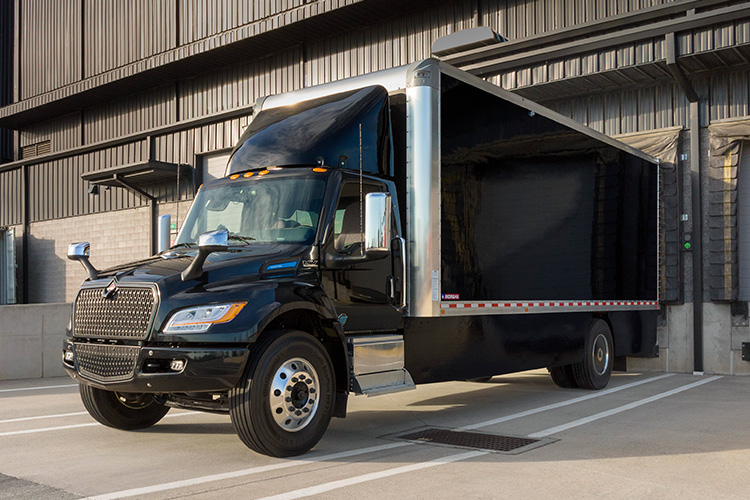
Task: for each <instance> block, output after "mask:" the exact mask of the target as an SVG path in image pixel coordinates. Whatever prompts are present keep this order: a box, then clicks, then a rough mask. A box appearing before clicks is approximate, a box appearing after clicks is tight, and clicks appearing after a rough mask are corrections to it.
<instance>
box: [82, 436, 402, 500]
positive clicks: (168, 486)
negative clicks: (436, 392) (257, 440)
mask: <svg viewBox="0 0 750 500" xmlns="http://www.w3.org/2000/svg"><path fill="white" fill-rule="evenodd" d="M409 445H412V443H406V442H405V443H389V444H382V445H378V446H371V447H369V448H361V449H359V450H349V451H342V452H338V453H331V454H329V455H321V456H319V457H311V458H306V459H299V460H294V459H292V460H287V461H285V462H279V463H275V464H269V465H261V466H258V467H251V468H249V469H242V470H236V471H232V472H224V473H221V474H212V475H210V476H202V477H196V478H193V479H183V480H182V481H172V482H171V483H164V484H156V485H153V486H144V487H142V488H133V489H130V490H124V491H117V492H114V493H105V494H104V495H96V496H92V497H87V498H83V499H81V500H115V499H118V498H128V497H135V496H140V495H147V494H149V493H158V492H160V491H167V490H174V489H177V488H186V487H188V486H196V485H199V484H205V483H210V482H214V481H222V480H225V479H234V478H237V477H245V476H250V475H252V474H260V473H262V472H271V471H276V470H280V469H288V468H290V467H296V466H298V465H307V464H315V463H318V462H326V461H329V460H338V459H341V458H348V457H353V456H357V455H364V454H367V453H377V452H379V451H387V450H391V449H393V448H401V447H404V446H409Z"/></svg>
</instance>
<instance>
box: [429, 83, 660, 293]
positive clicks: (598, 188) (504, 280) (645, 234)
mask: <svg viewBox="0 0 750 500" xmlns="http://www.w3.org/2000/svg"><path fill="white" fill-rule="evenodd" d="M442 97H443V100H442V108H441V112H442V115H441V123H442V129H441V132H442V135H441V139H442V151H441V161H442V171H441V201H442V210H441V216H442V219H441V250H442V254H441V255H442V291H443V293H445V294H451V295H453V296H454V297H456V298H458V299H459V300H540V301H545V300H560V299H564V300H591V299H594V300H614V299H618V300H655V299H656V296H657V293H656V292H657V291H656V286H657V265H658V262H657V260H658V259H657V251H658V250H657V249H658V242H657V241H656V235H657V213H658V212H657V195H658V192H657V169H656V167H655V166H654V165H651V164H649V163H647V162H645V161H643V160H641V159H639V158H637V157H634V156H632V155H629V154H627V153H625V152H623V151H619V150H617V149H615V148H613V147H612V146H609V145H607V144H605V143H602V142H598V141H597V140H596V139H594V138H592V137H590V136H588V135H585V134H582V133H580V132H576V131H574V130H572V129H568V128H567V127H565V126H563V125H561V124H559V123H557V122H554V121H552V120H550V119H547V118H544V117H541V116H536V115H533V114H530V113H529V112H528V111H527V110H526V109H523V108H521V107H519V106H517V105H515V104H512V103H510V102H507V101H503V100H502V99H497V98H496V97H494V96H491V95H489V94H487V93H484V92H483V91H481V90H479V89H476V88H474V87H470V86H468V85H466V84H463V83H459V82H457V81H455V80H453V79H451V78H448V77H443V96H442ZM467 115H468V116H471V117H472V119H471V126H467V124H466V120H465V117H466V116H467Z"/></svg>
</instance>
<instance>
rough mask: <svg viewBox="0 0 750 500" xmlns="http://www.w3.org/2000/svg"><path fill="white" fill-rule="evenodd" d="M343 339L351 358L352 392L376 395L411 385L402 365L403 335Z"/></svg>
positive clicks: (397, 390) (410, 379)
mask: <svg viewBox="0 0 750 500" xmlns="http://www.w3.org/2000/svg"><path fill="white" fill-rule="evenodd" d="M347 342H348V348H349V356H351V360H352V370H353V376H352V380H351V387H350V389H351V391H352V392H354V393H356V394H364V395H366V396H377V395H380V394H391V393H394V392H400V391H408V390H410V389H414V388H415V387H414V381H413V380H412V378H411V375H409V372H408V371H407V370H406V368H404V337H403V335H357V336H353V337H349V338H348V339H347Z"/></svg>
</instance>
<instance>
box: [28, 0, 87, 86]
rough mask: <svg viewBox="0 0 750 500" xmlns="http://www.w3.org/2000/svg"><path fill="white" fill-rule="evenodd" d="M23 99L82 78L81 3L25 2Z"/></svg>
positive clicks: (61, 0)
mask: <svg viewBox="0 0 750 500" xmlns="http://www.w3.org/2000/svg"><path fill="white" fill-rule="evenodd" d="M20 4H21V17H22V19H23V29H21V98H22V99H27V98H29V97H32V96H35V95H39V94H41V93H44V92H48V91H50V90H53V89H56V88H59V87H62V86H63V85H67V84H69V83H73V82H75V81H77V80H80V78H81V68H82V61H81V33H82V30H81V1H80V0H21V2H20Z"/></svg>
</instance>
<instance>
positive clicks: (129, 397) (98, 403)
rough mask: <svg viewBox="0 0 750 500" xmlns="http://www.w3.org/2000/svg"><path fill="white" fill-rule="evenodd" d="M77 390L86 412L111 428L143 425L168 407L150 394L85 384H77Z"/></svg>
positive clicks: (146, 424) (157, 419)
mask: <svg viewBox="0 0 750 500" xmlns="http://www.w3.org/2000/svg"><path fill="white" fill-rule="evenodd" d="M79 391H80V393H81V400H82V401H83V406H85V407H86V410H88V412H89V414H90V415H91V416H92V417H94V419H95V420H96V421H97V422H99V423H100V424H104V425H106V426H107V427H114V428H115V429H122V430H126V431H132V430H136V429H145V428H146V427H151V426H152V425H154V424H155V423H156V422H158V421H159V420H161V419H162V418H163V417H164V415H166V414H167V412H168V411H169V408H168V407H166V406H164V405H162V404H160V403H158V402H157V401H156V400H155V399H154V397H153V396H152V395H151V394H145V393H131V392H113V391H105V390H102V389H97V388H96V387H90V386H88V385H80V386H79Z"/></svg>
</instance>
